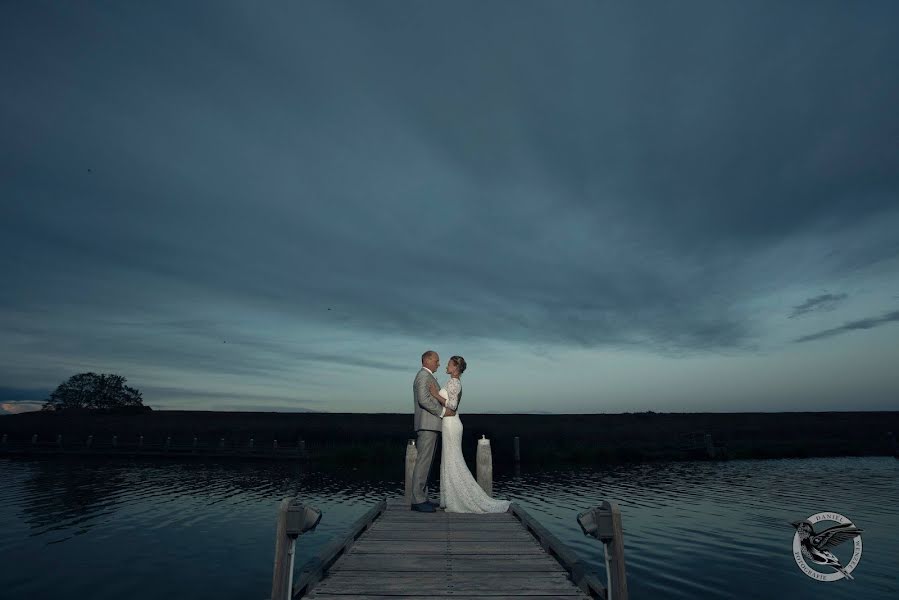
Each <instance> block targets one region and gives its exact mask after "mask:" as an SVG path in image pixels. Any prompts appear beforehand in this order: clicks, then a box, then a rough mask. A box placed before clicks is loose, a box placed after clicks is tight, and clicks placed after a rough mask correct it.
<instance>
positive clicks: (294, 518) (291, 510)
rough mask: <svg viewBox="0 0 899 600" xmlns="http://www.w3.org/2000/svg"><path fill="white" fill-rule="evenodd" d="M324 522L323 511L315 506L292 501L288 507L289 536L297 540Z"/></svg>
mask: <svg viewBox="0 0 899 600" xmlns="http://www.w3.org/2000/svg"><path fill="white" fill-rule="evenodd" d="M321 520H322V511H320V510H318V509H317V508H315V507H313V506H306V505H305V504H300V503H299V502H297V501H296V500H291V502H290V506H288V507H287V536H288V537H289V538H291V539H296V538H297V536H299V535H300V534H303V533H306V532H307V531H312V530H313V529H315V526H316V525H318V523H319V521H321Z"/></svg>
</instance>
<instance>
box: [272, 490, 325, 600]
mask: <svg viewBox="0 0 899 600" xmlns="http://www.w3.org/2000/svg"><path fill="white" fill-rule="evenodd" d="M321 519H322V513H321V511H320V510H318V509H317V508H314V507H312V506H304V505H302V504H300V503H299V502H297V501H295V500H291V499H290V498H284V499H283V500H281V504H279V505H278V521H277V525H276V527H275V565H274V570H273V573H272V597H271V600H291V598H292V596H293V562H294V557H295V556H296V553H295V552H294V550H295V548H296V541H297V537H298V536H299V535H300V534H303V533H306V532H307V531H312V530H313V529H315V526H316V525H318V522H319V521H321Z"/></svg>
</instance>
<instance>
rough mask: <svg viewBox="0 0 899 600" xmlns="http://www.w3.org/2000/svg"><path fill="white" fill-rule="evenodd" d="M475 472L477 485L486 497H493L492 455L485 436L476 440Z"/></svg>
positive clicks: (488, 441)
mask: <svg viewBox="0 0 899 600" xmlns="http://www.w3.org/2000/svg"><path fill="white" fill-rule="evenodd" d="M477 471H478V475H477V479H478V485H479V486H481V489H482V490H484V493H486V494H487V495H488V496H493V453H492V452H491V450H490V440H488V439H487V436H486V435H482V436H481V439H479V440H478V453H477Z"/></svg>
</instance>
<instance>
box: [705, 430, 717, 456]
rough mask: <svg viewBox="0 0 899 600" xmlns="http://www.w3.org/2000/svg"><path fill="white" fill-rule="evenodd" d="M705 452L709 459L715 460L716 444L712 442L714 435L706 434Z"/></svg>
mask: <svg viewBox="0 0 899 600" xmlns="http://www.w3.org/2000/svg"><path fill="white" fill-rule="evenodd" d="M704 437H705V451H706V454H708V455H709V458H715V443H714V442H713V441H712V434H711V433H707V434H705V436H704Z"/></svg>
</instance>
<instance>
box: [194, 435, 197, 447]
mask: <svg viewBox="0 0 899 600" xmlns="http://www.w3.org/2000/svg"><path fill="white" fill-rule="evenodd" d="M197 442H198V440H197V436H194V451H196V449H197Z"/></svg>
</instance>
